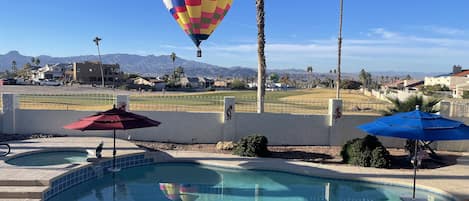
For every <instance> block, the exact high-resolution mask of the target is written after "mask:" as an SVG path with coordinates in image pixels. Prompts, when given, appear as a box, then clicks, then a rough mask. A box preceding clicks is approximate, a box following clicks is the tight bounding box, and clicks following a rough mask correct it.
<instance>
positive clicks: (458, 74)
mask: <svg viewBox="0 0 469 201" xmlns="http://www.w3.org/2000/svg"><path fill="white" fill-rule="evenodd" d="M468 75H469V70H462V71H461V72H459V73H456V74H454V75H453V76H456V77H465V76H468Z"/></svg>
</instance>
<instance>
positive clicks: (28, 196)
mask: <svg viewBox="0 0 469 201" xmlns="http://www.w3.org/2000/svg"><path fill="white" fill-rule="evenodd" d="M101 141H104V150H103V157H105V158H110V157H112V139H111V138H96V137H64V138H45V139H31V140H25V141H17V142H10V145H11V147H12V153H11V154H10V155H9V156H8V157H3V158H0V169H1V171H0V200H12V201H14V200H18V201H19V200H40V198H39V197H38V196H37V195H38V193H40V192H42V191H43V190H44V189H46V188H47V187H48V185H49V181H50V180H52V179H53V178H55V177H57V176H60V175H62V174H64V173H66V172H68V171H70V170H73V169H76V168H80V167H83V166H85V165H87V164H89V163H88V162H85V163H82V164H77V165H74V166H70V164H67V165H57V166H47V167H19V166H13V165H9V164H6V163H5V162H4V161H5V160H7V159H9V158H12V157H14V156H15V155H16V156H17V155H19V154H24V153H26V152H31V151H41V150H44V149H47V150H54V149H75V150H76V149H82V150H84V149H91V150H94V149H95V147H96V146H97V145H98V143H99V142H101ZM116 145H117V147H118V151H117V154H118V156H121V155H127V154H135V153H143V152H144V150H142V149H140V148H138V147H137V146H135V145H134V144H132V143H130V142H127V141H124V140H117V144H116ZM147 156H151V157H153V158H154V159H155V161H157V162H170V161H186V162H198V163H201V164H206V165H214V166H222V167H231V168H246V169H267V170H279V171H288V172H293V173H298V174H304V175H312V176H319V177H330V178H339V179H357V180H363V181H371V182H378V183H393V184H400V185H407V186H408V185H411V184H412V183H411V182H412V179H411V178H412V174H413V172H412V170H396V169H392V170H388V169H377V168H363V167H355V166H347V165H323V164H317V163H308V162H298V161H289V160H284V159H275V158H245V157H238V156H233V155H227V154H215V153H200V152H187V151H165V152H152V153H150V154H147ZM458 161H459V162H458V164H457V165H453V166H449V167H444V168H439V169H434V170H419V171H418V173H417V175H418V178H417V184H418V186H419V187H423V188H427V189H431V190H432V191H434V192H439V193H445V192H446V193H449V194H451V195H453V196H454V197H455V198H457V199H458V200H469V190H468V189H469V153H468V154H466V155H465V156H464V157H461V158H459V160H458Z"/></svg>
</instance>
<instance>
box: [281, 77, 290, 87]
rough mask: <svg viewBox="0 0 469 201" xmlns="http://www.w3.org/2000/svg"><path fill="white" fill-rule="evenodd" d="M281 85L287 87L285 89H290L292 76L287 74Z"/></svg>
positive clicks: (282, 78)
mask: <svg viewBox="0 0 469 201" xmlns="http://www.w3.org/2000/svg"><path fill="white" fill-rule="evenodd" d="M280 83H282V85H283V86H284V87H285V89H288V85H290V75H288V74H286V75H284V76H282V77H281V78H280Z"/></svg>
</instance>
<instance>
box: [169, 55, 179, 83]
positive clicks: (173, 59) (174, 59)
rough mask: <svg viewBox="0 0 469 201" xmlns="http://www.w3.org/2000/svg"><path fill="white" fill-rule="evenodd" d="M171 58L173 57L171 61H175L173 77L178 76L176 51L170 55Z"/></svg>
mask: <svg viewBox="0 0 469 201" xmlns="http://www.w3.org/2000/svg"><path fill="white" fill-rule="evenodd" d="M169 58H171V61H173V78H176V74H175V73H176V66H175V65H174V62H175V61H176V58H177V57H176V53H174V52H172V53H171V55H169Z"/></svg>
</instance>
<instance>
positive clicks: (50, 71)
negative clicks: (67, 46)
mask: <svg viewBox="0 0 469 201" xmlns="http://www.w3.org/2000/svg"><path fill="white" fill-rule="evenodd" d="M72 68H73V65H72V64H71V63H56V64H46V65H45V66H44V67H41V68H38V69H37V70H32V78H33V80H40V79H49V80H64V78H65V71H67V70H71V69H72Z"/></svg>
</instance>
